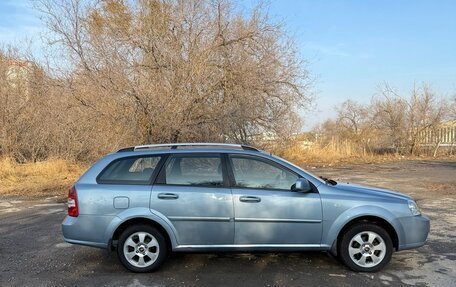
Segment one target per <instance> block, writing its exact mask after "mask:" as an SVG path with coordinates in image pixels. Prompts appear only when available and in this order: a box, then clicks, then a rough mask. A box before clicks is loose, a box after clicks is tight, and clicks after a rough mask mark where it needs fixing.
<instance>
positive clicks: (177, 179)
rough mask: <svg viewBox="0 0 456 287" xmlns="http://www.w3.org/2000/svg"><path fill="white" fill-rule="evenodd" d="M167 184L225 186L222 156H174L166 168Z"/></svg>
mask: <svg viewBox="0 0 456 287" xmlns="http://www.w3.org/2000/svg"><path fill="white" fill-rule="evenodd" d="M164 180H165V183H166V184H176V185H197V186H209V187H211V186H212V187H217V186H222V185H223V173H222V160H221V158H220V155H185V154H182V155H173V156H171V157H170V158H169V160H168V162H167V164H166V167H165V179H164Z"/></svg>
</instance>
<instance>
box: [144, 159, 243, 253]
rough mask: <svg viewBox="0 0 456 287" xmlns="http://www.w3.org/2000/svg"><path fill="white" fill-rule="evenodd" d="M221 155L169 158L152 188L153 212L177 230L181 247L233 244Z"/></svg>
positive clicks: (226, 181)
mask: <svg viewBox="0 0 456 287" xmlns="http://www.w3.org/2000/svg"><path fill="white" fill-rule="evenodd" d="M225 169H226V168H225V165H224V164H223V161H222V157H221V155H220V154H218V153H192V154H189V153H177V154H172V155H170V156H169V157H168V159H167V161H166V163H165V164H164V166H163V167H162V169H161V171H160V173H159V175H158V177H157V180H156V183H155V184H154V186H153V187H152V193H151V200H150V208H151V209H152V210H156V211H158V212H160V213H162V214H164V215H165V216H166V217H167V218H168V219H169V220H170V221H171V222H172V223H173V225H174V227H175V228H176V230H177V237H178V239H177V240H178V244H179V245H214V244H233V240H234V223H233V221H232V218H233V202H232V195H231V190H230V188H229V186H228V177H227V175H226V170H225Z"/></svg>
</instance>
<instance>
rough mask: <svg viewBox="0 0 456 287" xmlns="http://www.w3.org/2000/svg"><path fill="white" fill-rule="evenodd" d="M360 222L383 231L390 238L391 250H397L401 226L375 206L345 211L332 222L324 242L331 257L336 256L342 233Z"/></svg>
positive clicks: (390, 215)
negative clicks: (372, 225) (375, 226)
mask: <svg viewBox="0 0 456 287" xmlns="http://www.w3.org/2000/svg"><path fill="white" fill-rule="evenodd" d="M360 222H369V223H374V224H378V225H379V226H380V227H382V228H383V229H385V231H386V232H388V234H389V235H390V237H391V240H392V242H393V248H394V249H395V250H398V248H399V245H400V241H401V238H403V237H402V236H403V233H404V231H403V228H402V226H401V225H400V223H399V222H398V220H397V219H396V217H395V216H394V215H393V214H392V213H390V212H389V211H387V210H385V209H383V208H380V207H377V206H370V207H363V209H362V210H360V209H358V208H354V209H352V210H347V211H346V212H345V213H343V214H341V215H340V216H339V217H338V218H337V219H336V220H335V221H334V223H333V224H332V225H331V227H329V230H328V232H327V236H326V239H325V240H326V241H327V242H328V243H327V244H328V245H330V246H331V249H330V251H331V253H332V254H333V255H337V250H338V244H339V242H340V238H341V236H342V235H343V234H344V232H346V231H347V230H348V229H349V228H350V227H352V226H353V225H355V224H357V223H360Z"/></svg>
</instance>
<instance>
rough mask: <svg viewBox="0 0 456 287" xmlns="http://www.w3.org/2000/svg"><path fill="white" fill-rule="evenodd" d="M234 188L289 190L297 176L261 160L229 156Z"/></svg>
mask: <svg viewBox="0 0 456 287" xmlns="http://www.w3.org/2000/svg"><path fill="white" fill-rule="evenodd" d="M230 158H231V165H232V167H233V173H234V180H235V186H236V187H248V188H260V189H283V190H291V188H292V185H293V184H295V183H296V180H297V179H298V176H297V175H296V174H295V173H293V172H291V171H289V170H287V169H284V168H280V167H278V166H277V165H274V164H271V163H268V162H266V161H264V160H261V159H256V158H253V157H244V156H236V155H233V156H230Z"/></svg>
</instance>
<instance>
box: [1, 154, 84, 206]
mask: <svg viewBox="0 0 456 287" xmlns="http://www.w3.org/2000/svg"><path fill="white" fill-rule="evenodd" d="M84 170H85V167H84V166H82V165H78V164H73V163H69V162H67V161H65V160H61V159H50V160H47V161H42V162H37V163H26V164H18V163H15V162H13V161H11V160H10V159H8V158H3V159H0V198H1V197H23V198H39V197H51V196H57V197H58V198H66V196H67V194H68V189H69V188H70V187H71V185H72V184H73V183H74V182H75V181H76V180H77V178H78V177H79V176H80V175H81V174H82V173H83V172H84Z"/></svg>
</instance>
